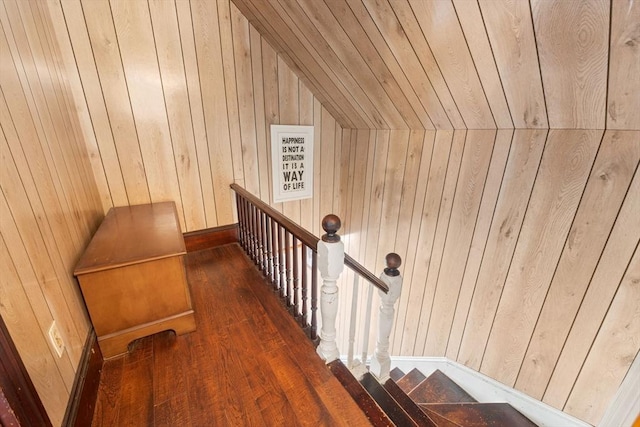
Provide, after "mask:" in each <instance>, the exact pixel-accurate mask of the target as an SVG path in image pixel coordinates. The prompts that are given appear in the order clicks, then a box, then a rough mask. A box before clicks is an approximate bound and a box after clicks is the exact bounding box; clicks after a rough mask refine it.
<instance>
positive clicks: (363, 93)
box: [287, 0, 421, 129]
mask: <svg viewBox="0 0 640 427" xmlns="http://www.w3.org/2000/svg"><path fill="white" fill-rule="evenodd" d="M288 3H289V4H288V5H287V6H288V7H287V10H288V11H289V13H290V14H291V15H292V17H293V18H294V19H295V20H296V22H297V23H299V24H298V25H300V26H305V27H308V28H313V30H314V31H313V32H309V33H307V34H306V35H305V37H307V38H309V39H310V41H311V42H312V43H313V45H314V47H315V48H316V49H317V50H318V53H319V55H320V56H322V57H323V58H326V60H327V61H328V65H330V66H331V67H332V68H333V69H334V72H335V73H336V75H337V76H338V77H339V78H340V79H341V80H342V81H343V82H344V85H345V87H347V88H351V89H350V93H351V95H352V96H353V97H354V98H355V100H356V101H357V102H358V104H359V105H360V106H361V107H362V108H363V110H364V111H365V112H366V114H367V116H368V117H370V118H371V119H372V120H373V123H374V124H376V126H375V127H376V128H377V127H379V126H378V125H383V127H388V128H393V129H396V128H397V129H401V128H404V127H407V126H408V127H415V126H421V123H420V121H419V119H418V117H417V115H416V113H415V112H414V111H413V109H411V108H409V109H407V108H402V109H399V108H400V107H401V106H398V107H396V102H394V100H392V99H391V98H390V97H389V95H388V94H387V92H386V91H384V90H380V86H379V84H380V83H379V81H378V80H377V79H376V77H375V75H374V74H373V72H372V70H371V68H370V67H369V66H368V64H367V62H366V61H365V59H364V58H363V57H362V56H360V55H353V51H354V50H355V47H354V46H353V44H352V43H351V40H350V39H349V37H348V36H347V35H346V33H345V32H344V29H343V28H342V27H341V26H340V24H339V23H338V22H337V21H336V19H337V18H336V17H335V15H333V14H332V13H331V10H329V9H328V8H327V6H326V5H325V4H324V3H323V2H318V1H313V0H302V1H301V2H300V3H299V5H295V3H293V2H288ZM307 20H308V23H307V24H306V25H305V21H307ZM356 25H357V24H356ZM316 36H317V38H316ZM327 39H328V40H330V42H329V43H325V42H324V40H327ZM329 61H330V62H329ZM401 105H402V104H401ZM375 106H380V108H375Z"/></svg>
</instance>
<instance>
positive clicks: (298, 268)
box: [231, 184, 402, 380]
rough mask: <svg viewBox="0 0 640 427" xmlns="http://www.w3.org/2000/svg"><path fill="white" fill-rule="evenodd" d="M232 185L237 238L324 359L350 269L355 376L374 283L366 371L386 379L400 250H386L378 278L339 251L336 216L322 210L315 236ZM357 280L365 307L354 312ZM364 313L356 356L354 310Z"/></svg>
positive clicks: (332, 344)
mask: <svg viewBox="0 0 640 427" xmlns="http://www.w3.org/2000/svg"><path fill="white" fill-rule="evenodd" d="M231 188H232V189H233V190H234V191H235V192H236V202H237V209H238V223H239V227H238V228H239V241H240V244H241V245H242V247H243V248H244V249H245V251H246V252H247V254H248V256H249V257H250V258H251V259H253V261H254V262H255V264H256V266H257V268H259V269H260V270H261V271H262V272H263V274H264V275H265V277H266V278H267V279H268V281H269V282H270V283H271V285H272V286H273V289H274V290H275V291H277V293H278V295H279V296H280V298H281V299H282V301H283V302H284V303H285V304H286V306H287V308H288V309H289V311H290V313H291V314H292V315H293V316H294V318H295V319H296V320H298V322H299V323H300V325H301V326H302V327H303V329H304V330H305V331H307V333H308V335H309V338H311V340H313V341H314V342H316V343H317V344H318V346H317V352H318V354H319V355H320V357H322V359H324V360H325V361H326V362H327V363H330V362H332V361H334V360H336V359H337V358H338V357H339V355H340V352H339V350H338V345H337V342H336V338H337V337H336V334H337V332H336V318H337V315H338V306H339V304H338V302H339V292H340V290H339V288H338V280H339V278H340V275H341V274H342V272H343V270H344V267H345V266H347V267H348V268H349V269H350V270H351V271H353V273H354V277H355V280H354V284H353V289H352V292H353V304H352V310H351V313H350V323H349V324H350V327H349V358H348V359H349V360H348V361H347V365H348V367H349V368H350V369H351V371H352V372H354V375H356V376H359V374H363V373H364V372H365V371H366V367H365V364H366V362H367V358H368V354H367V352H368V348H369V342H368V340H369V335H370V334H369V332H370V327H371V318H372V302H373V292H374V290H375V289H374V288H377V289H378V292H379V294H380V301H381V304H380V307H379V313H378V331H377V338H376V347H375V351H374V354H373V357H372V359H371V362H370V363H371V372H372V373H373V374H374V375H376V376H377V377H378V379H380V380H386V379H387V378H388V376H389V365H390V358H389V334H390V333H391V330H392V322H393V318H394V305H395V302H396V301H397V300H398V298H399V296H400V290H401V288H402V277H401V276H400V273H399V271H398V267H399V266H400V263H401V260H400V256H399V255H397V254H394V253H391V254H389V255H387V257H386V262H387V268H385V270H384V271H383V273H382V274H381V275H380V277H379V278H378V277H376V276H375V275H374V274H373V273H371V272H370V271H369V270H367V269H365V268H364V267H363V266H362V265H361V264H360V263H358V262H357V261H356V260H354V259H353V258H351V257H350V256H349V255H347V254H345V253H344V244H343V243H342V241H341V240H340V236H339V235H338V234H337V232H338V230H339V229H340V226H341V223H340V218H338V217H337V216H335V215H327V216H325V217H324V218H323V220H322V228H323V229H324V231H325V233H326V234H324V235H323V236H322V238H321V239H318V238H317V237H316V236H313V235H312V234H311V233H309V232H308V231H307V230H304V229H303V228H301V227H300V226H299V225H297V224H295V223H294V222H293V221H291V220H290V219H289V218H287V217H285V216H284V215H282V214H281V213H280V212H277V211H276V210H274V209H273V208H272V207H271V206H269V205H267V204H265V203H264V202H262V201H261V200H260V199H258V198H257V197H255V196H253V195H252V194H250V193H249V192H247V191H246V190H245V189H244V188H242V187H240V186H239V185H237V184H232V185H231ZM299 249H300V250H299ZM307 254H310V255H311V264H310V265H309V266H308V267H307V263H306V261H305V260H306V258H307ZM316 272H319V273H320V275H321V277H322V286H321V288H320V317H321V330H320V332H319V334H316V328H317V319H316V308H317V305H316V302H317V299H318V295H317V294H318V289H317V285H316V282H317V281H316V278H317V276H316ZM361 286H363V287H364V288H365V290H366V293H367V303H366V305H365V307H366V308H365V312H364V313H357V306H358V305H359V304H358V293H359V289H360V287H361ZM363 314H364V321H363V323H364V331H363V332H362V334H361V336H362V347H361V349H362V356H361V358H360V359H356V358H354V357H353V355H354V351H355V350H354V349H355V346H356V342H355V336H356V325H357V320H358V315H360V316H362V315H363Z"/></svg>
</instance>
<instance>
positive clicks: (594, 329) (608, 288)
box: [542, 132, 640, 408]
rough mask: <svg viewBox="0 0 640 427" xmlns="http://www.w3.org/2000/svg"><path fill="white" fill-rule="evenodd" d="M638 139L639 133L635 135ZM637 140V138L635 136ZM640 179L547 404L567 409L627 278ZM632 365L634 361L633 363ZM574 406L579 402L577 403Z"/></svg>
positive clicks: (636, 236)
mask: <svg viewBox="0 0 640 427" xmlns="http://www.w3.org/2000/svg"><path fill="white" fill-rule="evenodd" d="M634 133H635V134H636V135H637V132H634ZM633 137H636V138H637V136H633ZM639 191H640V175H639V174H638V172H637V170H636V172H635V174H634V177H633V181H632V183H631V186H630V187H629V191H628V192H627V196H626V197H625V200H624V202H623V204H622V207H621V209H620V213H619V214H618V217H617V219H616V223H615V225H614V227H613V230H612V231H611V235H610V237H609V239H608V241H607V244H606V246H605V248H604V251H603V253H602V255H601V257H600V262H599V263H598V267H597V268H596V270H595V272H594V274H593V277H592V278H591V281H590V283H589V288H588V289H587V292H586V294H585V296H584V299H583V301H582V303H581V305H580V309H579V310H578V313H577V315H576V318H575V320H574V324H577V325H579V328H575V327H574V328H572V330H571V332H570V333H569V335H568V337H567V340H566V342H565V343H564V346H563V348H562V352H561V353H560V356H559V358H558V361H557V362H556V366H555V368H554V371H553V374H552V376H551V379H550V381H549V384H548V385H547V388H546V390H545V394H544V396H543V399H542V400H543V401H544V402H546V403H548V404H550V405H553V406H555V407H557V408H563V407H564V405H565V404H566V402H567V399H568V397H569V395H570V393H571V392H572V388H573V387H574V384H575V380H576V378H577V377H578V375H579V373H580V368H581V365H580V366H579V365H578V364H576V363H575V361H576V360H585V358H586V357H587V356H588V355H589V353H590V351H591V346H592V345H593V342H594V340H595V337H596V336H597V334H598V330H599V328H600V327H601V325H602V322H603V319H604V318H605V316H606V313H607V311H608V309H609V306H610V304H611V301H612V299H613V297H614V294H615V292H616V289H617V286H612V283H613V284H619V283H620V281H621V280H622V277H623V276H624V274H625V271H626V269H627V266H628V265H629V261H630V259H631V257H632V255H633V253H634V251H636V249H637V246H638V242H639V241H640V231H639V230H640V222H639V220H638V218H637V217H638V215H636V214H635V213H636V212H637V211H638V206H640V198H639V197H637V195H638V194H639V193H638V192H639ZM629 364H631V361H629ZM574 404H576V402H575V401H574Z"/></svg>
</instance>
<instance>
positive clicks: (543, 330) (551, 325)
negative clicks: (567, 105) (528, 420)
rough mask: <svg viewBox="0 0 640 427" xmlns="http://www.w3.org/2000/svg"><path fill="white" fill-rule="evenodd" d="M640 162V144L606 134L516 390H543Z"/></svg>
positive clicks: (535, 393) (538, 394) (539, 393)
mask: <svg viewBox="0 0 640 427" xmlns="http://www.w3.org/2000/svg"><path fill="white" fill-rule="evenodd" d="M639 160H640V144H637V143H635V142H632V141H631V140H630V139H629V138H625V137H624V134H623V133H622V132H607V134H606V135H605V138H604V139H603V141H602V145H601V147H600V150H599V152H598V156H597V157H596V161H595V164H594V166H593V170H592V171H591V176H590V177H589V180H588V181H587V185H586V187H585V192H584V196H583V197H582V200H581V201H580V205H579V206H578V211H577V212H576V216H575V218H574V220H573V224H572V225H571V230H570V231H569V237H568V239H567V242H566V244H565V247H564V249H563V251H562V255H561V257H560V260H559V262H558V266H557V268H556V271H555V274H554V277H553V279H552V281H551V285H550V287H549V292H548V294H547V297H546V302H545V304H544V307H543V309H542V311H541V312H540V317H539V318H538V321H537V324H536V328H535V330H534V333H533V336H532V339H531V342H530V343H529V346H528V349H527V354H526V356H525V359H524V362H523V364H522V366H521V367H520V372H519V374H518V380H517V381H516V388H518V389H520V390H522V391H524V392H525V393H527V394H528V395H530V396H533V397H536V398H537V399H540V398H541V397H542V395H543V393H544V390H545V388H546V386H547V384H548V381H549V378H550V377H551V373H552V371H553V368H554V367H555V361H556V360H557V358H558V355H559V354H560V352H561V350H562V345H563V344H564V343H565V340H566V337H567V334H568V332H569V330H570V328H571V326H572V323H573V320H574V318H575V315H576V313H577V311H578V308H579V306H580V303H581V302H582V298H583V297H584V294H585V292H586V290H587V288H588V286H589V281H590V280H591V278H592V276H593V273H594V271H595V269H596V266H597V265H598V261H599V259H600V256H601V254H602V251H603V248H604V246H605V242H606V241H607V239H608V238H610V233H611V229H612V228H613V225H614V223H615V221H616V218H617V215H618V213H619V211H620V207H621V206H622V202H623V200H624V197H625V195H627V193H628V191H629V185H630V183H631V179H632V178H633V174H634V173H635V171H636V170H637V168H638V161H639ZM630 231H631V230H630Z"/></svg>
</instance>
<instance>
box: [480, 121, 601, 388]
mask: <svg viewBox="0 0 640 427" xmlns="http://www.w3.org/2000/svg"><path fill="white" fill-rule="evenodd" d="M601 137H602V133H601V132H599V131H551V132H549V137H548V141H547V145H546V150H545V154H544V156H543V158H542V162H541V165H540V171H539V174H538V178H537V179H536V185H535V186H534V188H533V192H532V194H531V200H530V202H529V208H528V209H527V214H526V216H525V219H524V223H523V224H522V229H521V231H520V236H519V238H518V244H517V245H516V248H515V252H514V255H513V259H512V260H511V266H510V268H509V273H508V275H507V278H506V281H505V284H504V289H503V292H502V295H501V297H500V304H499V306H498V310H497V312H496V315H495V319H494V321H493V326H492V328H491V334H490V335H489V339H488V341H487V347H486V351H485V354H484V357H483V360H482V364H481V366H480V370H481V372H483V373H486V374H487V375H490V376H491V377H492V378H496V379H497V380H498V381H501V382H503V383H505V384H509V385H513V384H514V383H515V380H516V377H517V374H518V369H519V367H520V364H521V361H522V358H523V357H524V353H525V351H526V348H527V343H528V342H529V340H530V337H531V334H532V332H533V328H534V326H535V322H536V319H537V318H538V316H539V313H540V310H541V308H542V305H543V304H544V299H545V295H546V293H547V290H548V288H549V285H550V282H551V279H552V277H553V272H554V271H555V268H556V266H557V263H558V259H559V257H560V254H561V251H562V247H563V246H564V245H563V243H564V241H565V239H566V237H567V235H568V233H569V230H570V227H571V223H572V221H573V218H574V216H575V212H576V209H577V207H578V203H579V202H580V198H581V195H582V193H583V191H584V186H585V183H586V181H587V177H588V176H589V173H590V170H591V167H592V165H593V159H594V158H595V154H596V152H597V150H598V146H599V145H600V141H601ZM550 218H551V220H550Z"/></svg>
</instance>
